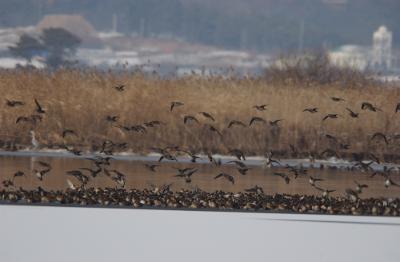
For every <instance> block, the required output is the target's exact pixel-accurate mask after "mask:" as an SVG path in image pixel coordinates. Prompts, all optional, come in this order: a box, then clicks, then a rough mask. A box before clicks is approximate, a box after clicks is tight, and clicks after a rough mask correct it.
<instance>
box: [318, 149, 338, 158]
mask: <svg viewBox="0 0 400 262" xmlns="http://www.w3.org/2000/svg"><path fill="white" fill-rule="evenodd" d="M325 155H327V156H328V157H332V156H334V157H336V158H340V157H339V155H338V153H337V152H336V151H335V150H333V149H330V148H327V149H325V150H324V151H323V152H322V153H321V157H325Z"/></svg>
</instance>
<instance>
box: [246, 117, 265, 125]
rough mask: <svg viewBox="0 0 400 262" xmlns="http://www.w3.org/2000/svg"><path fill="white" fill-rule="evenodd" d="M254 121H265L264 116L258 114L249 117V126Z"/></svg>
mask: <svg viewBox="0 0 400 262" xmlns="http://www.w3.org/2000/svg"><path fill="white" fill-rule="evenodd" d="M255 122H261V123H264V124H265V123H266V122H267V121H265V119H264V118H262V117H258V116H254V117H252V118H251V119H250V123H249V126H251V125H252V124H253V123H255Z"/></svg>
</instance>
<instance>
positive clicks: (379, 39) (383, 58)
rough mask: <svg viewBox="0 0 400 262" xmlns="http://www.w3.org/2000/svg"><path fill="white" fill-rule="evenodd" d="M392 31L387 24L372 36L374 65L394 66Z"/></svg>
mask: <svg viewBox="0 0 400 262" xmlns="http://www.w3.org/2000/svg"><path fill="white" fill-rule="evenodd" d="M392 38H393V37H392V32H390V31H389V30H388V29H387V28H386V27H385V26H380V27H379V29H378V30H377V31H375V32H374V34H373V37H372V59H371V64H372V66H373V67H376V68H382V69H391V66H392Z"/></svg>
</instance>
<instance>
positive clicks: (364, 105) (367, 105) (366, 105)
mask: <svg viewBox="0 0 400 262" xmlns="http://www.w3.org/2000/svg"><path fill="white" fill-rule="evenodd" d="M361 109H362V110H370V111H372V112H376V111H382V110H381V109H379V108H378V107H376V106H373V105H372V104H371V103H368V102H363V103H362V104H361Z"/></svg>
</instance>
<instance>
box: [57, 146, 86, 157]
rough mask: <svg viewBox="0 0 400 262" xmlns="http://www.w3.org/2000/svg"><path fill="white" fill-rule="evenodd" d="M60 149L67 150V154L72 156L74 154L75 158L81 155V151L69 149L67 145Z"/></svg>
mask: <svg viewBox="0 0 400 262" xmlns="http://www.w3.org/2000/svg"><path fill="white" fill-rule="evenodd" d="M62 147H63V148H64V149H65V150H67V151H68V152H70V153H72V154H74V155H76V156H80V155H82V151H81V150H78V149H75V148H69V147H68V146H67V145H63V146H62Z"/></svg>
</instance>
